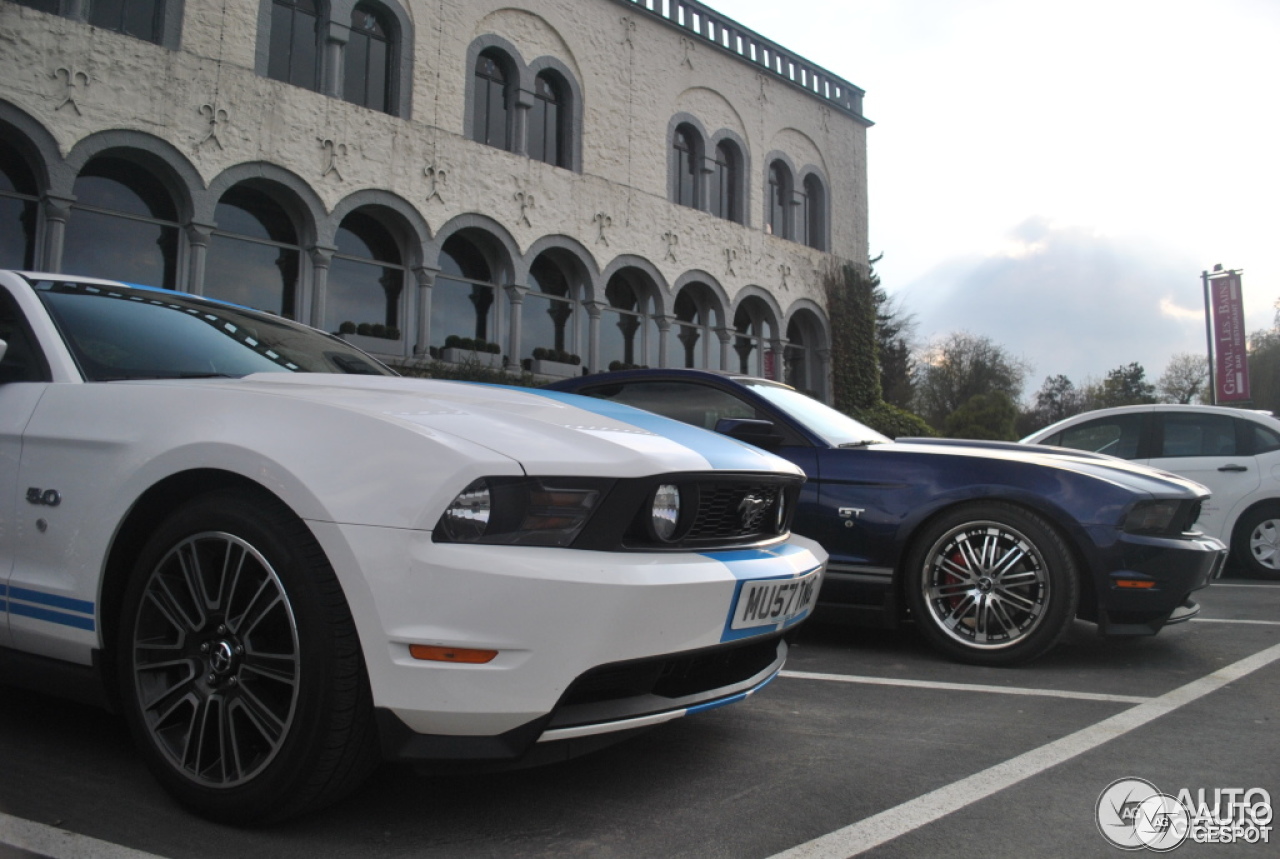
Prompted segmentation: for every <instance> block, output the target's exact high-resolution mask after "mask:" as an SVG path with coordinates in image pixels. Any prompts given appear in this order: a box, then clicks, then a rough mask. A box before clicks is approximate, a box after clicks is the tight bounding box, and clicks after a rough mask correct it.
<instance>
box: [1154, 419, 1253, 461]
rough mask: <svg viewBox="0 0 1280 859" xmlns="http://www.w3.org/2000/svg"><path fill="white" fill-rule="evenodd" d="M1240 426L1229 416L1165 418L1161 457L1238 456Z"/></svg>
mask: <svg viewBox="0 0 1280 859" xmlns="http://www.w3.org/2000/svg"><path fill="white" fill-rule="evenodd" d="M1235 454H1236V425H1235V421H1233V420H1232V419H1231V418H1230V417H1228V416H1227V415H1194V414H1187V415H1182V414H1176V415H1175V414H1166V415H1164V441H1163V442H1162V443H1161V445H1160V456H1162V457H1179V456H1235Z"/></svg>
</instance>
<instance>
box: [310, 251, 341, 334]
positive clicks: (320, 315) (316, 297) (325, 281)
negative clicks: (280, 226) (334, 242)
mask: <svg viewBox="0 0 1280 859" xmlns="http://www.w3.org/2000/svg"><path fill="white" fill-rule="evenodd" d="M337 250H338V249H337V248H327V247H322V246H320V245H316V246H315V247H313V248H311V249H310V251H309V253H310V255H311V326H312V327H313V328H319V329H321V330H325V324H324V311H325V303H326V301H325V300H326V297H327V294H328V291H329V266H330V265H331V264H332V263H333V255H334V253H335V252H337Z"/></svg>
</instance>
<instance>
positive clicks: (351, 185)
mask: <svg viewBox="0 0 1280 859" xmlns="http://www.w3.org/2000/svg"><path fill="white" fill-rule="evenodd" d="M815 26H817V23H816V22H815ZM869 124H870V123H868V122H867V121H866V120H865V119H864V118H863V116H862V91H861V90H859V89H858V88H857V87H855V86H853V85H851V84H849V83H848V82H846V81H843V80H841V79H839V78H837V77H835V76H833V75H831V74H830V73H828V72H826V71H825V70H823V69H821V68H819V67H817V66H814V65H813V64H811V63H808V62H807V61H805V60H804V59H802V58H800V57H798V56H796V55H795V54H792V53H790V52H788V51H787V50H785V49H784V48H782V47H780V46H778V45H775V44H773V43H772V42H770V41H768V40H767V39H765V38H764V37H762V36H760V35H758V34H756V33H753V32H751V31H750V30H747V29H745V28H743V27H740V26H739V25H737V24H736V23H735V22H733V21H732V20H730V19H728V18H725V17H724V16H722V15H720V14H718V13H717V12H715V11H714V10H712V9H710V8H708V7H706V6H704V5H701V4H699V3H696V2H692V0H518V2H517V3H515V4H511V3H509V2H498V0H327V2H326V0H222V2H218V3H211V2H208V0H16V2H15V0H0V266H2V267H8V268H34V269H40V270H49V271H61V272H66V273H73V274H87V275H96V276H102V277H110V278H116V279H122V280H127V281H131V282H135V283H143V284H148V285H153V286H161V287H166V288H172V289H180V290H185V291H188V292H194V293H200V294H205V295H210V296H213V297H217V298H221V299H226V300H229V301H234V302H237V303H240V304H245V305H250V306H253V307H258V308H261V309H265V310H269V311H271V312H274V313H279V314H283V315H285V316H288V317H292V318H297V319H300V320H303V321H306V322H309V323H310V324H312V325H315V326H317V327H320V328H324V329H326V330H330V331H335V332H342V333H343V335H344V336H346V337H348V338H349V339H351V340H353V341H354V342H356V343H357V344H359V345H360V346H362V347H364V348H366V349H367V350H368V351H371V352H373V353H375V354H377V355H380V356H383V357H385V358H387V359H390V360H392V361H396V362H402V361H406V360H412V359H414V358H415V357H417V356H426V355H428V354H430V355H431V356H432V357H438V358H441V359H456V358H457V357H458V355H459V352H458V351H456V350H458V349H461V350H462V352H463V353H465V354H468V355H470V354H471V352H472V350H478V351H476V352H475V355H476V356H479V357H480V358H481V359H482V360H491V361H493V362H504V363H505V365H506V366H507V367H508V368H510V369H518V368H519V367H520V366H521V365H522V364H523V365H524V366H526V367H530V368H532V369H533V370H535V371H536V372H538V373H540V374H543V375H552V376H554V375H557V374H564V373H579V372H583V371H584V369H589V370H591V371H596V370H601V369H608V368H610V367H614V368H616V367H618V366H623V365H648V366H692V367H706V368H712V369H726V370H745V371H749V372H753V373H755V374H758V375H766V376H770V377H774V378H780V379H786V380H787V381H790V382H792V383H793V384H795V385H797V386H799V387H801V388H805V389H808V390H811V391H814V392H816V393H818V394H819V395H821V396H827V397H829V396H830V391H829V382H828V376H829V369H828V355H829V352H828V346H829V344H830V342H831V331H830V327H829V324H828V320H827V314H826V312H825V310H824V297H823V292H822V287H821V277H820V275H821V273H822V272H823V271H825V270H827V269H828V268H829V267H831V266H833V265H840V264H844V263H853V264H855V265H861V266H865V265H866V262H867V195H866V129H867V127H868V125H869ZM450 337H452V338H454V339H449V338H450ZM446 340H448V343H446ZM489 344H493V345H489ZM450 345H451V346H453V347H454V351H447V350H446V347H447V346H450ZM490 350H496V352H493V354H492V357H491V358H490V357H489V356H490V354H491V352H490ZM535 350H537V352H536V354H535ZM535 362H536V363H535Z"/></svg>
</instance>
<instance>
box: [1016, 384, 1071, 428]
mask: <svg viewBox="0 0 1280 859" xmlns="http://www.w3.org/2000/svg"><path fill="white" fill-rule="evenodd" d="M1085 410H1086V405H1085V395H1084V392H1083V391H1081V390H1079V389H1077V388H1076V386H1075V384H1074V383H1072V381H1071V380H1070V379H1068V378H1067V377H1066V376H1063V375H1057V376H1049V377H1048V378H1046V379H1045V380H1044V384H1043V385H1041V386H1040V390H1039V391H1037V392H1036V401H1035V405H1034V406H1032V408H1031V409H1030V410H1029V411H1027V412H1026V413H1024V414H1022V415H1019V416H1018V432H1019V434H1020V435H1024V436H1025V435H1030V434H1031V433H1033V432H1035V431H1036V430H1039V429H1044V428H1045V427H1047V426H1049V424H1052V423H1057V422H1058V421H1060V420H1062V419H1063V418H1069V417H1071V416H1072V415H1077V414H1079V413H1080V412H1083V411H1085Z"/></svg>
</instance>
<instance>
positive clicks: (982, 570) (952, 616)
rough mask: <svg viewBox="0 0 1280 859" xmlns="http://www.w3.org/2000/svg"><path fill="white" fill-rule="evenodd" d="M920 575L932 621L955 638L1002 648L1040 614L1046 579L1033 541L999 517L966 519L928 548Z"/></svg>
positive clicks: (1022, 634)
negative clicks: (923, 572) (926, 562)
mask: <svg viewBox="0 0 1280 859" xmlns="http://www.w3.org/2000/svg"><path fill="white" fill-rule="evenodd" d="M929 558H930V560H929V569H928V571H927V573H926V575H925V578H924V588H925V600H926V601H927V604H928V606H929V608H930V613H931V618H930V619H931V620H932V621H933V622H934V623H935V624H936V625H937V626H938V628H939V629H941V630H943V631H944V632H945V633H946V634H947V635H949V636H951V637H952V638H954V639H956V640H957V641H959V642H961V643H963V644H967V645H976V646H980V647H986V648H1000V647H1007V646H1009V645H1011V644H1014V643H1016V642H1017V641H1019V640H1020V639H1022V638H1023V637H1025V636H1027V635H1030V634H1031V632H1032V631H1034V630H1035V628H1036V626H1038V625H1039V623H1040V621H1041V618H1042V617H1043V616H1044V610H1045V603H1046V601H1047V599H1048V597H1049V578H1048V573H1047V571H1046V569H1045V562H1044V559H1043V558H1042V557H1041V556H1040V552H1039V550H1038V549H1037V548H1036V547H1035V545H1034V544H1033V543H1032V542H1031V541H1030V540H1028V539H1027V538H1026V537H1025V536H1024V535H1022V534H1021V533H1019V532H1018V531H1016V530H1014V529H1013V528H1010V527H1009V526H1007V525H1002V524H1000V523H998V522H971V523H966V524H965V525H963V526H961V527H959V528H955V529H953V530H952V531H950V532H948V533H947V534H945V535H944V536H943V537H942V539H941V540H939V541H938V542H937V543H936V544H935V545H934V547H933V549H932V550H931V551H930V553H929Z"/></svg>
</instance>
